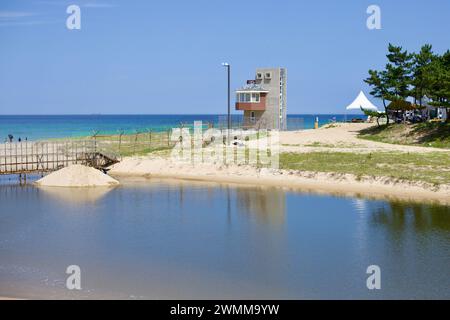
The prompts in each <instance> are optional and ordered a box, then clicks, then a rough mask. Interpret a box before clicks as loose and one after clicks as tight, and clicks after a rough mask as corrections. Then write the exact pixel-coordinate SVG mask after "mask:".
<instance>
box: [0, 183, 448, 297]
mask: <svg viewBox="0 0 450 320" xmlns="http://www.w3.org/2000/svg"><path fill="white" fill-rule="evenodd" d="M121 183H122V185H121V186H119V187H117V188H112V189H107V190H105V189H102V188H100V189H95V190H94V189H84V191H83V189H53V188H50V189H47V188H44V189H43V188H36V187H33V186H27V187H19V186H5V185H3V186H0V296H2V295H3V296H4V295H6V296H8V295H13V296H24V297H56V298H61V297H63V298H81V297H85V298H108V297H112V298H129V297H143V298H159V299H161V298H180V299H183V298H187V299H189V298H248V299H250V298H261V299H262V298H267V299H270V298H272V299H274V298H281V299H282V298H350V297H352V298H369V299H371V298H380V297H383V298H417V297H419V298H434V297H440V298H450V286H449V285H448V282H449V279H450V275H449V271H448V265H449V261H450V236H449V235H450V233H449V231H450V207H448V206H447V207H446V206H440V205H433V204H415V203H405V202H400V201H382V200H371V199H366V198H353V197H338V196H330V195H316V194H306V193H300V192H293V191H285V190H284V189H281V188H271V187H249V186H243V185H230V184H217V183H204V182H193V181H189V182H187V181H176V180H172V181H171V180H156V179H152V180H144V179H136V180H129V181H125V180H122V181H121ZM80 213H83V214H80ZM74 263H76V264H79V265H80V266H82V270H85V271H86V272H85V279H84V280H85V282H84V287H85V288H84V289H85V290H83V291H82V292H76V293H73V292H70V293H69V292H67V290H65V288H64V286H63V284H64V279H65V276H66V275H65V268H66V267H67V265H69V264H74ZM370 264H378V265H380V266H381V268H382V270H383V281H385V282H384V286H383V290H381V291H380V292H375V293H374V292H368V290H367V289H366V287H365V281H366V273H365V271H366V268H367V266H368V265H370ZM411 279H413V280H411Z"/></svg>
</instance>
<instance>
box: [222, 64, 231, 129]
mask: <svg viewBox="0 0 450 320" xmlns="http://www.w3.org/2000/svg"><path fill="white" fill-rule="evenodd" d="M222 66H224V67H225V68H227V73H228V136H229V135H230V129H231V114H230V113H231V110H230V102H231V101H230V100H231V97H230V68H231V66H230V64H229V63H226V62H223V63H222Z"/></svg>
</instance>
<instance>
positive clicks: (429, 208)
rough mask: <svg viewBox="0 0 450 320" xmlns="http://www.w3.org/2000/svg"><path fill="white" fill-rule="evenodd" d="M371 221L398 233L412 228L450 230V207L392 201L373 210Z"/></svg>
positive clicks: (419, 229) (418, 229)
mask: <svg viewBox="0 0 450 320" xmlns="http://www.w3.org/2000/svg"><path fill="white" fill-rule="evenodd" d="M370 222H371V223H373V224H376V225H383V226H386V227H388V228H389V229H390V230H391V231H393V232H397V233H398V234H400V233H402V232H404V231H406V230H407V229H411V228H413V229H414V230H416V231H421V232H426V231H431V230H443V231H450V207H449V206H442V205H437V204H420V203H405V202H400V201H392V202H390V203H389V204H388V205H385V206H382V207H378V208H376V209H375V210H374V211H372V214H371V216H370Z"/></svg>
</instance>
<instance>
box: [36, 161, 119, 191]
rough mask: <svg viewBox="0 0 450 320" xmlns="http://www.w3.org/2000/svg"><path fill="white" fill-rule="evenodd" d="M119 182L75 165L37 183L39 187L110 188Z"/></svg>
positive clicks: (93, 170) (53, 173)
mask: <svg viewBox="0 0 450 320" xmlns="http://www.w3.org/2000/svg"><path fill="white" fill-rule="evenodd" d="M118 184H119V182H118V181H117V180H114V179H113V178H111V177H110V176H108V175H106V174H104V173H103V172H101V171H100V170H97V169H94V168H91V167H86V166H83V165H80V164H74V165H71V166H68V167H65V168H62V169H60V170H58V171H55V172H52V173H51V174H49V175H47V176H45V177H43V178H42V179H40V180H38V181H36V185H38V186H46V187H109V186H115V185H118Z"/></svg>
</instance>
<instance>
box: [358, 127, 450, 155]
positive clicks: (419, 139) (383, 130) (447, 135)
mask: <svg viewBox="0 0 450 320" xmlns="http://www.w3.org/2000/svg"><path fill="white" fill-rule="evenodd" d="M358 137H359V138H361V139H366V140H371V141H377V142H385V143H393V144H404V145H416V146H423V147H435V148H444V149H450V123H439V122H437V123H436V122H434V123H431V122H425V123H417V124H390V125H389V126H388V125H382V126H380V127H370V128H367V129H364V130H361V131H360V134H359V135H358Z"/></svg>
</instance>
